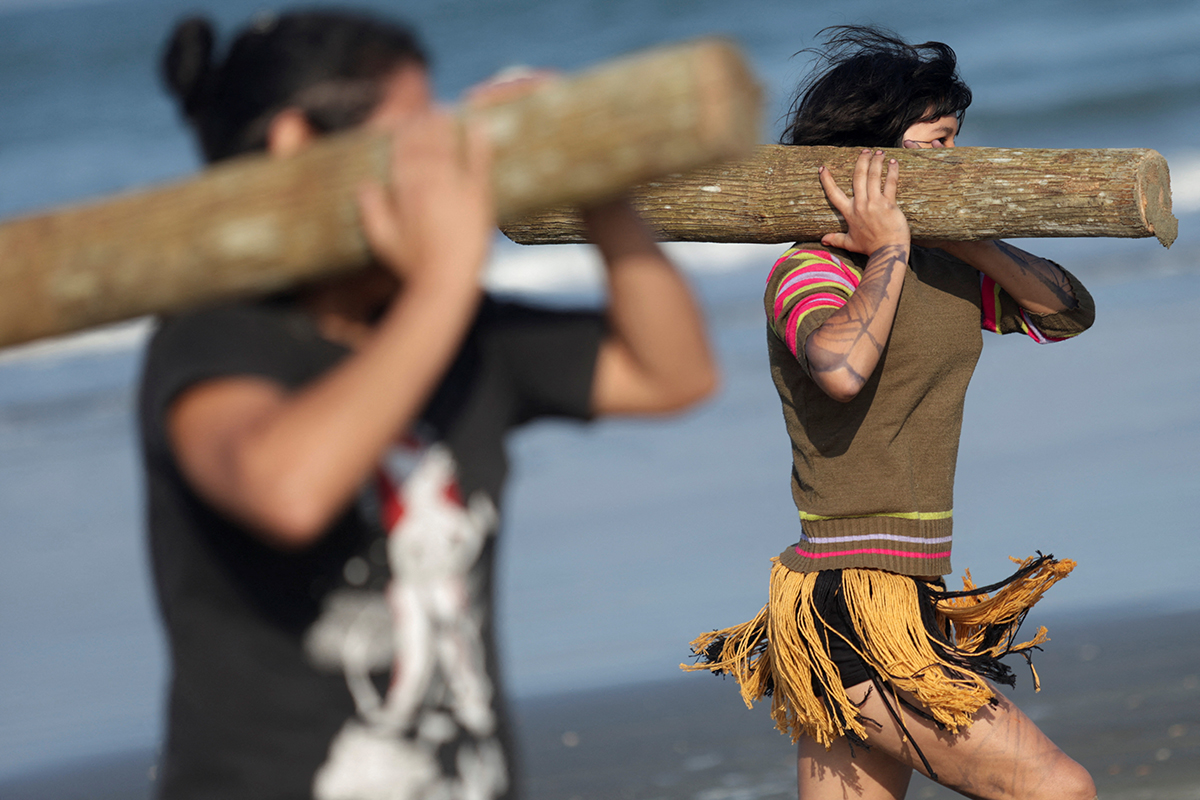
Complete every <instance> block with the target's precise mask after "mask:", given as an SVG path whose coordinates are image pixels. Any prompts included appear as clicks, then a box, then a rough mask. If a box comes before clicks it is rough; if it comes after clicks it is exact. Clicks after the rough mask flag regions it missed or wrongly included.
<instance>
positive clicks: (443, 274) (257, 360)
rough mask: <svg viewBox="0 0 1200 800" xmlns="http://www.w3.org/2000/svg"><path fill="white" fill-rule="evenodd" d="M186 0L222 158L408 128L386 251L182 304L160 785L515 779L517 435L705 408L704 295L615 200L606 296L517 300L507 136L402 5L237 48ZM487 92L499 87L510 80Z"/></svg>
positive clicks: (189, 92) (184, 791)
mask: <svg viewBox="0 0 1200 800" xmlns="http://www.w3.org/2000/svg"><path fill="white" fill-rule="evenodd" d="M215 39H216V37H215V34H214V30H213V27H212V25H211V24H210V23H208V22H207V21H205V20H203V19H199V18H194V19H189V20H185V21H183V22H181V23H180V24H179V25H178V26H177V27H176V29H175V30H174V32H173V33H172V35H171V36H170V40H169V42H168V45H167V48H166V51H165V55H164V58H163V72H164V75H165V79H166V82H167V84H168V86H169V87H170V89H171V92H172V94H173V95H174V96H175V98H176V99H177V100H178V102H179V104H180V106H181V109H182V111H183V114H184V116H185V117H186V119H187V120H188V122H189V124H190V125H191V127H192V128H193V130H194V131H195V133H196V135H197V137H198V139H199V143H200V146H201V148H202V150H203V153H204V155H205V157H206V160H207V161H209V162H210V163H211V162H218V161H221V160H223V159H226V158H229V157H232V156H237V155H240V154H243V153H252V152H265V153H269V154H270V155H271V156H274V157H280V158H286V157H288V156H290V155H292V154H295V153H297V152H299V151H301V150H303V149H304V148H306V147H307V146H309V145H310V144H311V143H312V142H314V141H315V140H316V139H317V138H318V137H320V136H321V135H323V134H325V133H328V132H332V131H337V130H343V129H348V128H354V127H360V126H366V127H371V128H378V129H380V130H387V131H391V132H392V137H393V158H392V167H391V180H390V185H389V186H388V187H387V188H384V187H381V186H366V187H364V188H363V189H362V191H361V194H360V198H359V201H360V202H359V212H360V215H361V222H362V228H363V231H364V233H365V235H366V238H367V240H368V242H369V244H370V248H371V251H372V253H373V254H374V264H373V265H372V266H371V267H370V268H369V269H367V270H365V271H363V272H361V273H358V274H353V275H349V276H346V277H337V278H332V279H328V280H323V281H320V282H317V283H313V284H311V285H306V286H301V287H299V288H296V289H294V290H290V291H287V292H285V293H281V294H279V295H276V296H273V297H271V298H267V299H264V300H260V301H246V302H229V303H222V304H217V305H212V306H209V307H206V308H202V309H199V310H196V311H193V312H189V313H185V314H180V315H177V316H174V317H171V318H167V319H164V320H162V322H161V325H160V326H159V328H158V330H157V332H156V333H155V335H154V337H153V340H152V342H151V344H150V346H149V351H148V354H147V357H146V363H145V368H144V375H143V377H142V386H141V404H140V424H141V434H142V440H143V450H144V458H145V465H146V471H147V481H148V502H149V530H150V543H151V551H152V558H153V568H154V575H155V581H156V586H157V591H158V597H159V602H160V606H161V610H162V614H163V618H164V620H165V623H166V629H167V633H168V639H169V645H170V655H171V682H170V697H169V705H168V709H169V711H168V714H169V717H168V726H167V736H166V742H165V744H164V746H163V754H162V759H163V763H162V765H161V768H160V770H159V785H158V793H159V796H160V797H162V798H169V799H170V800H175V799H177V798H222V800H231V799H233V798H247V800H250V799H251V798H253V800H266V799H267V798H307V797H315V798H320V799H321V800H335V799H345V800H350V798H354V799H355V800H370V798H393V799H399V798H472V800H487V799H488V798H498V797H509V796H512V795H513V794H514V793H515V791H516V787H515V782H514V777H515V776H514V769H513V764H512V760H511V757H510V748H509V742H508V738H509V737H508V733H507V726H506V722H505V715H504V704H503V702H502V697H501V694H500V688H499V683H498V677H497V671H496V668H497V664H496V653H495V650H494V647H493V640H492V620H491V591H492V571H493V560H494V554H495V533H496V530H497V526H498V509H497V504H498V502H499V498H500V495H501V490H502V486H503V484H504V480H505V475H506V471H507V461H506V456H505V450H504V437H505V435H506V434H507V433H508V432H509V431H510V430H512V429H513V428H514V427H516V426H519V425H521V424H523V423H526V422H529V421H531V420H534V419H537V418H541V417H569V418H576V419H590V418H592V417H595V416H600V415H607V414H658V413H665V412H671V411H675V410H678V409H682V408H685V407H687V406H689V405H691V404H693V403H695V402H697V401H699V400H700V399H702V398H703V397H705V396H706V395H707V394H709V392H710V391H712V389H713V387H714V385H715V380H716V378H715V368H714V364H713V360H712V357H711V355H710V352H709V348H708V345H707V341H706V333H705V330H704V327H703V323H702V319H701V316H700V313H699V310H698V308H697V305H696V303H695V301H694V300H693V297H692V295H691V293H690V291H689V289H688V287H687V285H686V284H685V282H684V281H683V280H682V279H681V277H680V275H679V274H678V272H677V271H676V269H675V268H674V267H673V265H672V264H671V263H670V262H669V261H668V260H667V259H666V258H665V257H664V256H663V254H662V253H661V252H660V250H659V248H658V247H657V246H656V245H655V243H654V242H653V241H652V240H651V238H650V237H649V236H648V235H647V233H646V231H645V229H644V228H643V227H642V225H641V223H640V221H639V220H638V219H637V218H636V217H635V216H634V215H633V213H632V212H631V211H630V210H629V208H628V207H627V206H626V205H625V204H623V203H620V202H616V203H610V204H606V205H603V206H599V207H596V208H591V209H588V210H587V211H586V212H585V218H586V221H587V225H588V230H589V233H590V235H591V237H592V240H593V241H595V242H596V243H597V244H598V246H599V249H600V252H601V254H602V256H603V260H604V263H605V267H606V272H607V277H608V288H609V301H608V307H607V312H606V313H604V314H597V313H584V312H580V313H569V312H551V311H546V310H538V309H535V308H531V307H527V306H522V305H515V304H506V303H501V302H499V301H496V300H494V299H491V298H489V297H487V296H485V294H484V293H483V291H482V290H481V288H480V272H481V269H482V267H483V265H484V262H485V260H486V258H487V255H488V251H489V245H490V242H491V240H492V238H493V236H494V234H495V220H494V209H493V204H492V199H491V194H490V184H489V167H490V165H489V149H488V146H487V143H486V141H485V140H484V139H483V138H482V136H481V135H480V133H479V132H478V131H469V132H468V134H467V136H466V139H465V141H460V138H459V136H458V129H457V128H456V126H455V123H454V122H453V120H452V118H451V117H450V115H449V114H448V113H447V112H445V111H443V110H439V109H437V108H435V107H434V105H433V103H432V101H431V96H430V87H429V80H428V73H427V58H426V56H425V54H424V51H423V50H422V48H421V46H420V44H419V43H418V41H417V39H416V37H415V35H414V34H413V33H412V32H411V31H410V30H409V29H408V28H406V27H404V26H403V25H400V24H396V23H393V22H389V21H385V20H381V19H377V18H374V17H369V16H364V15H360V14H356V13H349V12H346V11H340V10H339V11H335V10H329V11H322V10H312V11H303V12H294V13H284V14H280V15H268V16H262V17H260V18H258V19H257V20H255V21H254V22H253V23H252V24H250V25H249V26H248V27H247V28H245V29H244V30H243V31H241V32H240V33H239V34H238V35H237V36H236V37H235V38H234V40H233V42H232V44H231V45H230V46H229V47H228V49H227V51H226V52H225V53H224V55H223V57H217V48H216V47H215ZM485 94H486V92H485Z"/></svg>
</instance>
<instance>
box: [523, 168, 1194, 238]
mask: <svg viewBox="0 0 1200 800" xmlns="http://www.w3.org/2000/svg"><path fill="white" fill-rule="evenodd" d="M860 152H861V151H860V150H859V149H858V148H840V147H783V146H780V145H765V146H762V147H759V148H758V150H757V151H756V152H755V154H754V156H753V157H751V158H750V159H747V160H744V161H738V162H727V163H724V164H719V165H716V166H713V167H707V168H705V169H701V170H697V171H695V172H691V173H687V174H683V175H672V176H670V178H668V179H666V180H660V181H653V182H648V183H646V184H643V185H642V186H639V187H637V188H636V189H634V190H633V191H632V198H633V204H634V206H635V207H636V208H637V209H638V211H640V212H641V214H642V217H643V218H644V219H645V220H646V222H647V223H648V224H649V225H650V227H651V228H652V229H653V230H654V231H655V232H656V233H657V235H658V237H659V238H660V239H661V240H663V241H685V242H756V243H764V244H769V243H778V242H796V241H801V242H803V241H816V240H819V239H820V237H821V236H822V235H823V234H826V233H832V232H835V231H839V230H840V231H845V230H846V224H845V221H844V220H843V219H842V217H841V215H840V214H838V213H837V212H836V211H834V209H833V206H832V205H830V203H829V201H828V200H827V199H826V198H825V193H824V192H823V191H822V189H821V184H820V182H819V181H818V180H817V167H818V166H820V165H822V164H824V165H826V166H828V167H829V168H830V170H831V171H832V172H833V175H834V176H835V177H836V179H837V182H838V185H839V186H841V187H842V188H843V189H844V190H845V191H846V193H847V194H851V191H850V177H851V175H852V174H853V172H854V163H855V160H856V159H857V158H858V154H859V153H860ZM887 153H888V155H889V156H891V157H895V158H896V160H897V161H898V162H899V164H900V184H899V190H898V192H897V202H898V203H899V205H900V207H901V209H903V211H904V213H905V215H906V216H907V217H908V224H909V227H910V228H911V229H912V235H913V238H918V239H943V240H950V241H969V240H976V239H1001V238H1049V237H1067V236H1089V237H1100V236H1110V237H1119V238H1139V237H1147V236H1157V237H1158V240H1159V241H1160V242H1161V243H1162V244H1163V245H1164V246H1166V247H1170V245H1171V243H1172V242H1174V241H1175V236H1176V234H1177V233H1178V230H1179V223H1178V221H1177V220H1176V219H1175V217H1174V216H1172V214H1171V182H1170V176H1169V174H1168V171H1167V162H1166V159H1164V158H1163V157H1162V156H1161V155H1160V154H1159V153H1158V152H1156V151H1154V150H1010V149H1001V148H992V147H957V148H953V149H945V150H902V149H895V150H888V151H887ZM502 227H503V229H504V232H505V234H507V235H508V236H509V238H511V239H512V240H513V241H515V242H519V243H521V244H564V243H568V242H582V241H584V235H583V226H582V225H581V223H580V220H579V215H578V214H577V213H576V212H575V211H573V210H572V209H567V208H555V209H550V210H547V211H543V212H539V213H537V214H535V215H531V216H529V217H526V218H525V219H522V220H520V221H518V222H513V223H509V224H506V225H504V226H502Z"/></svg>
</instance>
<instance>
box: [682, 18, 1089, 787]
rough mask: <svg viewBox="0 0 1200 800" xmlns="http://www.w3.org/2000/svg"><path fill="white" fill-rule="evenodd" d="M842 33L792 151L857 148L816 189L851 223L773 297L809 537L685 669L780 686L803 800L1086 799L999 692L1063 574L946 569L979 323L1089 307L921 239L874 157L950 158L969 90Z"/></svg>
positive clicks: (772, 689)
mask: <svg viewBox="0 0 1200 800" xmlns="http://www.w3.org/2000/svg"><path fill="white" fill-rule="evenodd" d="M829 34H830V35H829V37H828V39H827V41H826V45H827V46H826V48H825V50H824V51H822V52H821V53H820V56H821V58H822V59H823V62H822V66H821V68H819V69H818V70H817V71H816V73H815V74H814V75H813V76H812V77H811V78H810V79H809V81H808V82H807V83H806V84H805V85H803V86H802V87H801V88H800V90H799V92H798V94H797V97H796V100H795V102H794V104H793V107H792V113H791V117H790V120H789V122H790V124H789V126H788V128H787V130H786V132H785V133H784V137H783V143H784V144H789V145H834V146H841V147H854V148H859V149H860V150H861V152H860V155H859V156H858V159H857V162H856V164H855V168H854V174H853V176H852V178H851V181H850V183H851V186H852V187H853V193H852V196H851V195H848V194H847V192H846V191H845V190H844V189H843V188H842V187H841V186H839V184H838V182H837V180H835V177H834V175H832V174H831V172H830V170H829V169H827V168H824V167H822V168H821V169H820V171H819V173H818V176H817V178H818V179H819V180H820V183H821V186H822V187H823V188H824V191H825V194H826V196H827V197H828V199H829V202H830V203H831V204H832V205H833V206H834V208H836V209H837V211H838V212H840V213H841V215H842V216H843V217H844V218H845V220H846V225H847V231H846V232H845V233H830V234H827V235H825V236H824V237H822V238H821V241H819V242H801V243H797V244H796V245H795V246H794V247H792V248H790V249H789V250H788V251H787V252H786V253H784V254H783V256H782V257H781V258H780V259H779V260H778V261H777V262H776V263H775V265H774V267H773V269H772V271H771V273H770V277H769V278H768V281H767V291H766V295H765V297H764V308H765V311H766V316H767V328H768V334H767V339H768V349H769V354H770V362H771V373H772V376H773V378H774V381H775V385H776V388H777V390H778V392H779V397H780V400H781V401H782V405H783V416H784V421H785V423H786V427H787V431H788V435H789V437H790V439H791V442H792V449H793V453H794V466H793V471H792V494H793V498H794V500H795V502H796V506H797V508H798V509H799V512H800V540H799V542H796V543H795V544H793V545H790V546H789V547H787V549H785V550H784V551H783V553H782V554H780V556H779V557H778V558H776V559H774V562H775V563H774V566H773V568H772V573H771V590H770V598H771V599H770V601H769V603H768V605H767V606H766V607H764V608H763V610H762V611H761V612H760V613H759V615H758V617H757V618H755V619H754V620H752V621H750V622H748V623H745V624H743V625H739V626H736V627H733V628H728V629H725V630H721V631H716V632H713V633H711V634H707V635H704V636H701V637H699V638H698V639H697V640H696V641H695V642H693V645H692V646H693V650H694V651H695V653H696V654H697V655H698V657H699V663H697V664H695V665H692V666H690V667H689V668H691V669H708V670H711V671H713V672H717V673H727V674H732V675H734V676H735V677H736V678H737V680H738V682H739V683H740V685H741V689H742V695H743V697H744V698H745V699H746V701H747V702H748V703H749V702H752V701H754V700H760V699H762V698H763V697H764V696H767V695H771V696H772V716H773V717H774V719H775V722H776V725H777V727H778V728H779V729H780V731H782V732H785V733H788V734H790V735H791V737H792V739H793V741H798V742H799V754H798V759H799V761H798V788H799V794H800V797H802V798H804V800H813V798H837V800H844V798H848V797H850V798H870V799H871V800H874V799H875V798H900V797H903V796H904V795H905V793H906V791H907V789H908V784H909V780H910V779H911V777H912V771H913V769H919V770H921V771H922V772H923V773H925V774H926V775H927V776H929V777H931V778H933V779H934V780H936V781H938V782H939V783H941V784H943V785H945V786H948V787H950V788H952V789H955V790H957V791H959V792H961V793H962V794H964V795H966V796H968V797H976V798H1047V800H1067V799H1070V800H1076V799H1078V800H1090V799H1091V798H1092V797H1094V796H1095V794H1096V790H1095V786H1094V784H1093V783H1092V780H1091V777H1090V776H1089V775H1088V773H1087V772H1086V770H1084V769H1083V768H1082V767H1081V766H1080V765H1079V764H1077V763H1076V762H1075V761H1073V760H1072V759H1071V758H1069V757H1068V756H1067V755H1065V754H1064V753H1063V752H1062V751H1061V750H1059V749H1058V748H1057V747H1056V746H1055V745H1054V744H1053V743H1052V742H1050V741H1049V740H1048V739H1047V738H1046V736H1045V735H1044V734H1043V733H1042V732H1041V731H1040V730H1039V729H1038V727H1037V726H1036V725H1035V724H1034V723H1033V722H1032V721H1031V720H1030V719H1029V718H1028V717H1027V716H1025V715H1024V714H1023V713H1021V711H1020V710H1019V709H1018V708H1017V707H1016V706H1015V705H1013V704H1012V703H1011V702H1010V701H1009V700H1007V699H1006V698H1005V697H1004V696H1003V695H1002V694H1000V693H999V692H998V691H997V690H996V689H995V688H994V686H993V685H992V683H991V682H992V681H999V682H1003V683H1007V684H1009V685H1011V684H1012V683H1013V675H1012V671H1011V670H1010V669H1009V667H1008V666H1007V665H1005V664H1004V663H1002V662H1001V661H1000V660H999V659H1000V658H1001V657H1003V656H1005V655H1009V654H1013V653H1018V654H1021V655H1024V656H1026V657H1028V656H1029V654H1030V652H1031V650H1032V649H1034V648H1035V647H1036V646H1037V645H1038V644H1040V643H1041V642H1043V641H1044V640H1045V638H1046V636H1045V633H1046V632H1045V629H1044V628H1043V629H1041V630H1039V631H1038V633H1037V634H1036V635H1035V636H1034V637H1033V638H1032V639H1031V640H1030V641H1028V642H1024V643H1019V644H1018V641H1017V638H1016V637H1017V628H1018V627H1019V625H1020V623H1021V621H1022V620H1023V619H1024V617H1025V614H1026V613H1027V612H1028V611H1029V609H1030V608H1031V607H1032V606H1033V604H1034V603H1036V602H1037V600H1038V599H1039V598H1040V597H1041V595H1042V593H1043V592H1044V591H1045V590H1046V589H1047V588H1049V586H1050V585H1051V584H1053V583H1054V582H1055V581H1057V580H1058V579H1059V578H1061V577H1063V576H1064V575H1066V574H1067V573H1068V572H1069V571H1070V569H1071V568H1072V566H1073V564H1072V563H1071V562H1069V561H1058V560H1056V559H1054V558H1052V557H1050V556H1040V555H1039V557H1037V558H1030V559H1027V560H1025V561H1024V562H1022V563H1021V566H1020V569H1019V570H1018V571H1017V572H1016V573H1015V574H1014V575H1012V576H1011V577H1010V578H1008V579H1007V580H1004V581H1001V582H999V583H996V584H993V585H991V586H986V587H982V588H975V587H974V586H973V584H971V582H970V580H969V576H968V579H967V580H965V584H966V589H965V590H964V591H961V592H951V591H947V590H946V586H945V582H944V580H943V578H942V576H943V575H945V574H947V573H949V572H950V540H951V526H952V519H953V488H954V467H955V460H956V456H957V452H958V441H959V435H960V431H961V427H962V411H963V401H964V397H965V394H966V390H967V384H968V382H969V380H970V377H971V373H972V372H973V370H974V368H975V363H976V360H977V359H978V357H979V353H980V349H981V347H982V341H981V338H982V337H981V335H980V331H981V329H987V330H990V331H994V332H997V333H1022V334H1025V335H1027V336H1029V337H1030V338H1032V339H1033V340H1034V341H1036V342H1039V343H1045V342H1052V341H1058V340H1061V339H1065V338H1069V337H1072V336H1074V335H1076V334H1078V333H1081V332H1082V331H1083V330H1085V329H1086V328H1088V327H1089V326H1090V325H1091V323H1092V320H1093V318H1094V313H1095V312H1094V306H1093V303H1092V299H1091V297H1090V296H1089V295H1088V293H1087V291H1086V290H1085V289H1084V288H1083V286H1082V285H1081V284H1080V282H1079V281H1078V279H1077V278H1076V277H1075V276H1073V275H1071V274H1070V273H1068V272H1067V271H1066V270H1064V269H1062V268H1061V267H1059V266H1058V265H1056V264H1054V263H1052V262H1050V261H1047V260H1045V259H1043V258H1039V257H1037V256H1034V255H1031V254H1029V253H1026V252H1024V251H1022V250H1019V249H1017V248H1016V247H1013V246H1011V245H1008V244H1005V243H1003V242H999V241H974V242H920V241H918V242H914V241H913V240H912V238H911V235H910V233H909V228H908V222H907V220H906V219H905V217H904V214H903V212H902V211H901V210H900V209H899V208H898V207H897V205H896V190H897V185H898V183H899V182H901V181H903V175H902V174H901V171H900V168H899V166H898V164H897V162H896V159H894V158H893V159H889V158H887V156H886V154H885V153H884V152H883V151H882V150H880V149H879V148H883V147H905V148H914V149H941V148H950V147H954V145H955V139H956V137H957V136H958V133H959V129H960V127H961V125H962V121H963V116H964V113H965V112H966V109H967V107H968V106H969V105H970V102H971V91H970V89H968V88H967V86H966V85H965V84H964V83H963V82H962V80H961V79H960V78H959V75H958V71H957V65H956V59H955V55H954V51H953V50H951V49H950V47H948V46H946V45H945V44H942V43H940V42H927V43H925V44H920V45H910V44H908V43H906V42H904V41H902V40H901V39H899V38H897V37H896V36H894V35H892V34H890V33H888V32H886V31H882V30H879V29H876V28H867V27H854V26H844V27H837V28H833V29H830V32H829ZM948 191H949V190H948ZM1029 388H1030V404H1031V406H1035V405H1036V404H1037V403H1038V402H1039V400H1041V401H1044V399H1045V397H1046V391H1047V387H1033V386H1031V387H1029ZM1021 524H1034V525H1036V524H1037V520H1030V519H1022V520H1021ZM990 593H994V594H991V596H990V597H989V594H990ZM1035 680H1036V678H1035Z"/></svg>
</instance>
